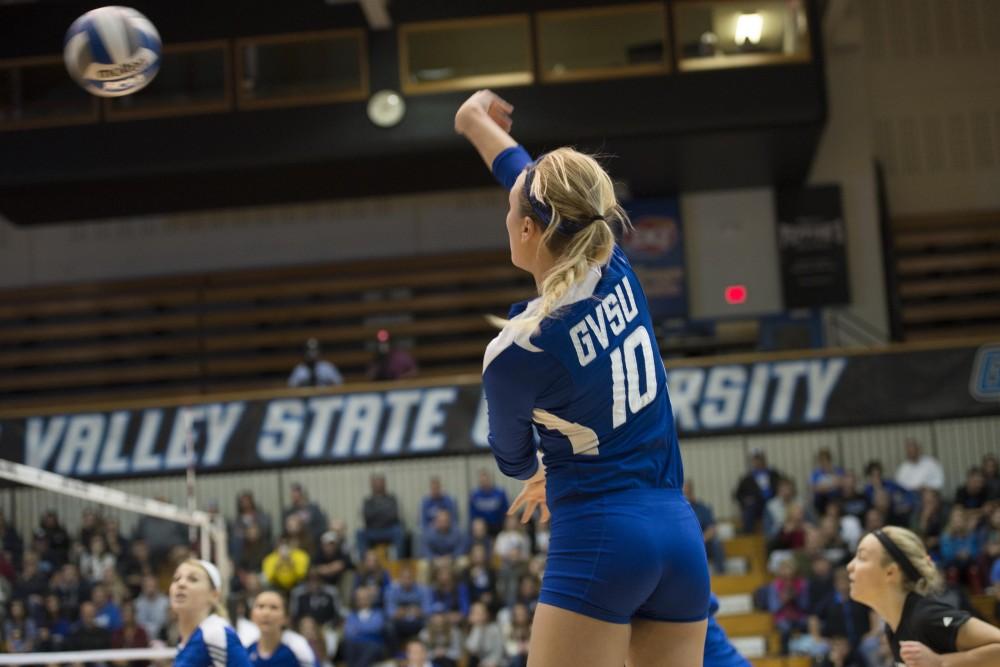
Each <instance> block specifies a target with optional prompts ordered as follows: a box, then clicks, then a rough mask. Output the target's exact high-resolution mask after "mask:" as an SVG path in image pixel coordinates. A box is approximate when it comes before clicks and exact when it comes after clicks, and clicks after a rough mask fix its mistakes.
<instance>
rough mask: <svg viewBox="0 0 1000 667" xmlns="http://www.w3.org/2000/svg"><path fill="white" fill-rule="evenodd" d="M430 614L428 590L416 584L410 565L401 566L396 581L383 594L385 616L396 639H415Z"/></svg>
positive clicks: (429, 594) (402, 640)
mask: <svg viewBox="0 0 1000 667" xmlns="http://www.w3.org/2000/svg"><path fill="white" fill-rule="evenodd" d="M430 614H431V591H430V589H429V588H427V587H426V586H424V585H423V584H418V583H417V579H416V576H415V575H414V572H413V566H412V565H408V564H407V565H403V566H402V567H401V568H400V569H399V576H398V577H397V579H396V581H394V582H392V583H391V584H390V585H389V588H388V589H386V592H385V615H386V616H387V617H388V620H389V622H390V623H392V627H393V630H394V631H395V634H396V639H397V640H398V641H400V642H404V641H406V640H407V639H409V638H411V637H416V636H417V634H419V633H420V631H421V630H423V628H424V624H425V623H426V622H427V617H428V616H430Z"/></svg>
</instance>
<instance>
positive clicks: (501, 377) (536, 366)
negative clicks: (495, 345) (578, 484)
mask: <svg viewBox="0 0 1000 667" xmlns="http://www.w3.org/2000/svg"><path fill="white" fill-rule="evenodd" d="M562 373H565V370H564V369H563V368H562V366H561V365H560V364H559V362H558V361H556V360H555V359H554V358H553V357H552V356H550V355H549V354H547V353H545V352H529V351H527V350H525V349H522V348H520V347H518V346H517V345H511V346H510V347H508V348H507V349H506V350H504V351H503V352H501V353H500V354H499V355H498V356H497V357H496V358H495V359H494V360H493V361H492V362H491V363H490V365H489V366H488V367H487V368H486V371H485V372H484V373H483V390H484V391H485V393H486V408H487V415H488V417H489V424H490V434H489V444H490V449H491V450H493V456H494V457H495V458H496V460H497V466H498V467H499V468H500V472H502V473H503V474H505V475H507V476H508V477H513V478H515V479H520V480H525V479H530V478H531V476H532V475H534V474H535V473H536V472H537V471H538V457H537V456H536V454H535V452H536V451H537V448H536V445H535V432H534V428H533V423H532V412H533V410H534V409H535V405H536V404H537V399H538V396H539V395H540V394H541V393H542V390H543V387H544V386H547V385H548V384H550V383H551V382H552V381H553V376H554V374H560V375H561V374H562Z"/></svg>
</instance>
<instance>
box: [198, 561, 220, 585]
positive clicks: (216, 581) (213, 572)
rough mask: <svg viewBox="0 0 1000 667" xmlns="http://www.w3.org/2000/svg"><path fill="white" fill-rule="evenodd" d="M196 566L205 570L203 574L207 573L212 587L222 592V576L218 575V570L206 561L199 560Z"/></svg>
mask: <svg viewBox="0 0 1000 667" xmlns="http://www.w3.org/2000/svg"><path fill="white" fill-rule="evenodd" d="M198 565H201V566H202V567H203V568H205V572H207V573H208V578H209V579H211V580H212V587H213V588H214V589H215V590H217V591H221V590H222V575H221V574H219V568H217V567H215V566H214V565H212V564H211V563H209V562H208V561H207V560H199V561H198Z"/></svg>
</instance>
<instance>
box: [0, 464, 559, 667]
mask: <svg viewBox="0 0 1000 667" xmlns="http://www.w3.org/2000/svg"><path fill="white" fill-rule="evenodd" d="M370 490H371V492H370V495H369V496H368V497H366V498H365V499H364V501H363V504H362V511H361V513H362V517H363V521H362V525H361V528H360V529H359V530H357V531H356V532H355V533H354V534H353V535H349V534H348V530H347V523H346V522H345V521H344V520H343V519H340V518H328V516H327V515H326V513H325V512H324V511H323V509H321V508H320V507H319V506H318V505H317V504H316V503H315V502H313V501H312V500H310V498H309V496H308V493H307V491H306V489H305V488H303V487H302V486H301V485H299V484H292V485H291V486H290V490H289V497H288V499H287V502H286V505H285V509H284V511H283V513H282V515H281V516H280V517H271V516H270V515H269V514H268V513H267V512H265V511H263V510H262V509H261V508H260V507H259V506H258V505H257V502H256V500H255V498H254V495H253V493H252V492H251V491H245V492H243V493H241V494H239V496H238V497H237V498H236V512H235V516H234V518H233V519H232V520H231V521H230V525H229V536H230V544H229V550H230V557H231V562H232V566H233V567H232V571H233V575H232V579H231V581H230V591H231V592H230V595H229V609H230V620H231V622H232V623H233V625H234V627H235V628H236V629H237V632H238V633H239V634H240V636H241V638H244V639H245V641H246V642H247V643H249V642H250V641H252V640H253V638H254V637H255V635H256V632H255V629H254V628H253V627H252V624H251V623H250V621H249V620H248V610H249V608H250V606H251V602H252V599H253V597H254V595H255V594H256V593H257V592H259V591H260V590H264V589H276V590H278V591H280V592H282V593H284V594H285V595H287V597H288V600H289V612H290V614H289V615H290V620H291V627H292V629H294V630H296V631H298V632H299V633H300V634H302V635H303V636H305V637H306V639H307V640H308V641H309V642H310V644H311V645H312V647H313V649H314V651H315V652H316V655H317V657H318V660H319V662H320V664H321V665H325V666H330V665H333V664H346V665H348V667H363V666H366V665H373V664H378V663H381V662H385V661H397V662H403V663H410V664H421V665H422V666H426V664H427V663H430V664H431V665H433V667H454V666H455V665H457V664H459V662H462V663H463V664H466V665H470V666H471V667H476V666H477V665H478V666H480V667H508V666H510V667H515V666H518V665H524V664H526V660H527V646H528V640H529V637H530V629H531V618H532V614H533V613H534V610H535V606H536V605H537V602H538V594H539V589H540V581H541V573H542V571H543V570H544V563H545V552H546V549H547V546H548V532H547V530H548V528H547V526H545V525H537V526H536V525H535V524H529V525H528V526H523V525H522V524H521V523H520V522H519V521H518V520H516V519H514V518H512V517H506V511H507V508H508V498H507V495H506V493H505V492H504V491H503V489H501V488H499V487H497V486H495V485H494V483H493V479H492V476H491V475H490V474H489V473H488V472H487V471H481V472H480V473H479V477H478V484H477V487H476V488H475V490H474V491H473V492H472V493H471V494H470V497H469V498H468V500H467V502H466V503H463V505H464V506H463V507H461V508H460V505H459V503H458V502H457V500H456V499H455V498H454V497H452V496H450V495H449V494H448V492H447V490H446V489H445V488H444V487H443V485H442V483H441V480H440V479H438V478H437V477H433V478H431V479H430V484H429V490H428V493H427V495H426V496H425V497H424V499H423V501H422V503H421V507H420V514H419V525H417V526H412V527H410V529H409V530H407V527H406V526H405V525H404V522H403V521H402V518H401V513H400V507H399V503H398V501H397V499H396V497H395V496H394V495H393V494H392V493H391V492H390V490H389V489H388V488H387V484H386V480H385V478H384V476H382V475H379V474H376V475H372V476H371V479H370ZM207 509H208V510H209V511H210V512H217V511H218V506H217V504H215V503H211V504H210V505H209V507H208V508H207ZM275 519H280V520H277V521H276V520H275ZM0 539H2V549H0V602H2V607H0V608H2V610H3V613H2V617H0V641H2V643H0V650H2V651H4V652H39V651H55V650H100V649H109V648H135V647H146V646H150V645H151V644H153V643H154V642H161V641H162V642H164V643H165V644H166V645H172V644H174V643H175V642H176V641H177V637H176V630H175V628H174V627H173V624H172V623H171V619H170V610H169V604H168V599H167V596H166V591H167V589H168V587H169V581H170V577H171V574H172V572H173V570H174V568H175V567H176V565H177V564H178V563H180V562H182V561H183V560H184V559H185V558H187V557H189V556H190V555H191V554H192V544H191V541H190V536H189V534H188V528H187V527H186V526H182V525H180V524H176V523H172V522H169V521H165V520H160V519H154V518H150V517H144V518H142V519H141V520H140V521H139V522H138V524H137V525H136V527H135V530H134V531H133V532H132V534H131V535H130V536H129V537H126V536H124V535H123V534H122V533H121V531H120V530H119V526H118V523H117V521H115V520H114V519H113V518H110V517H104V516H102V515H101V514H100V513H98V512H97V511H94V510H92V509H89V508H88V509H84V510H83V513H82V516H81V517H80V528H79V530H78V531H76V532H75V534H70V532H69V531H67V530H66V528H64V527H63V525H62V523H61V521H60V517H59V516H58V515H57V514H56V513H55V512H52V511H49V512H46V513H45V514H44V515H43V516H42V517H41V520H40V523H39V526H38V528H37V530H35V531H34V533H33V534H32V535H30V536H28V537H27V539H26V540H25V539H22V536H21V535H19V534H18V532H17V531H16V530H15V529H14V527H12V526H11V525H10V524H9V523H8V522H7V520H6V518H5V517H4V516H3V515H2V514H0ZM421 660H422V662H420V661H421ZM414 661H417V662H414ZM141 664H142V663H133V664H132V665H131V666H130V667H140V666H141Z"/></svg>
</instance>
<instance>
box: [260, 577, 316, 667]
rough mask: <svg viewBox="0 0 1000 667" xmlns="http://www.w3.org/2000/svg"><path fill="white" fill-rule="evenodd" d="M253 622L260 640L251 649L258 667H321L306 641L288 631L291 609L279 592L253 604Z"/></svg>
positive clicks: (262, 596) (264, 592)
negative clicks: (289, 611) (289, 610)
mask: <svg viewBox="0 0 1000 667" xmlns="http://www.w3.org/2000/svg"><path fill="white" fill-rule="evenodd" d="M250 620H251V621H252V622H253V624H254V625H256V626H257V629H258V630H260V637H259V638H258V639H257V641H255V642H254V643H253V644H251V645H250V646H248V647H247V654H248V655H249V657H250V664H252V665H253V666H254V667H319V661H317V660H316V654H315V653H313V650H312V647H311V646H309V642H308V640H306V638H305V637H303V636H302V635H300V634H298V633H297V632H292V631H291V630H288V629H286V627H285V626H287V625H288V608H287V606H286V603H285V598H284V597H283V596H282V595H281V594H280V593H278V592H277V591H261V592H260V593H258V594H257V596H256V597H255V598H254V600H253V606H252V607H251V608H250Z"/></svg>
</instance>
